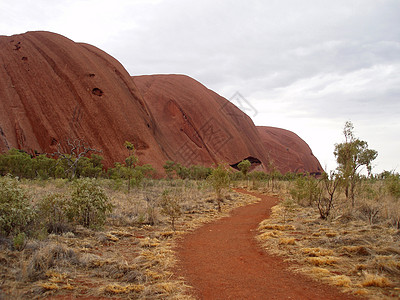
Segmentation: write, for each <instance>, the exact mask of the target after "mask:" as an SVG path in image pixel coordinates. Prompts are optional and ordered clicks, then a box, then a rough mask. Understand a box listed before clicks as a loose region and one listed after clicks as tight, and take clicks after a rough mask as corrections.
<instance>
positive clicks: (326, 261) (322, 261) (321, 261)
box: [306, 256, 338, 266]
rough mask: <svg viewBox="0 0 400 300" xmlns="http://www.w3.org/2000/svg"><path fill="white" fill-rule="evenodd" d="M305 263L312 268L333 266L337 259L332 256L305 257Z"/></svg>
mask: <svg viewBox="0 0 400 300" xmlns="http://www.w3.org/2000/svg"><path fill="white" fill-rule="evenodd" d="M306 262H308V263H310V264H312V265H314V266H325V265H329V266H333V265H334V264H336V263H337V262H338V258H337V257H332V256H323V257H307V258H306Z"/></svg>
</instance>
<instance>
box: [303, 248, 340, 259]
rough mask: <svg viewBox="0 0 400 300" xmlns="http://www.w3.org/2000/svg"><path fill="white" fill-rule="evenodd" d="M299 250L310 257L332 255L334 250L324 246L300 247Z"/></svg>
mask: <svg viewBox="0 0 400 300" xmlns="http://www.w3.org/2000/svg"><path fill="white" fill-rule="evenodd" d="M300 250H301V252H303V253H304V254H306V255H308V256H310V257H318V256H332V255H334V252H333V251H332V250H331V249H324V248H301V249H300Z"/></svg>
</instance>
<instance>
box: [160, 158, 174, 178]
mask: <svg viewBox="0 0 400 300" xmlns="http://www.w3.org/2000/svg"><path fill="white" fill-rule="evenodd" d="M163 168H164V170H165V173H167V177H168V179H172V178H173V177H174V172H175V169H176V164H175V163H174V162H173V161H171V160H167V161H166V162H165V164H164V165H163Z"/></svg>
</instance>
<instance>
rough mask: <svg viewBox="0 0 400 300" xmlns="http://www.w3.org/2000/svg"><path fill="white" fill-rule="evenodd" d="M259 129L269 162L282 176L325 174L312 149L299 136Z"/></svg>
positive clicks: (270, 128)
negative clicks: (291, 174)
mask: <svg viewBox="0 0 400 300" xmlns="http://www.w3.org/2000/svg"><path fill="white" fill-rule="evenodd" d="M257 129H258V132H259V134H260V138H261V141H262V143H263V145H264V149H265V151H266V153H267V156H268V158H269V161H271V162H272V163H273V164H274V165H275V166H276V167H277V169H278V170H279V171H280V172H281V173H282V174H285V173H286V172H294V173H304V172H308V173H312V174H315V175H319V174H321V173H322V172H323V169H322V167H321V165H320V163H319V161H318V159H317V158H316V157H315V156H314V154H313V153H312V151H311V149H310V147H309V146H308V145H307V143H306V142H305V141H303V140H302V139H301V138H300V137H299V136H298V135H297V134H295V133H293V132H291V131H289V130H285V129H281V128H276V127H267V126H257Z"/></svg>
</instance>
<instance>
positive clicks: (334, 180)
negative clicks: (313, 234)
mask: <svg viewBox="0 0 400 300" xmlns="http://www.w3.org/2000/svg"><path fill="white" fill-rule="evenodd" d="M321 181H322V184H323V186H324V188H325V192H326V194H327V195H326V194H324V193H320V194H319V196H318V197H317V207H318V211H319V215H320V216H321V218H322V219H324V220H325V219H327V218H328V217H329V214H330V213H331V209H332V208H333V205H334V200H335V199H336V192H337V191H338V188H339V184H340V177H339V176H338V175H337V174H335V173H333V172H331V173H330V175H329V176H328V174H326V173H325V174H324V175H323V177H322V179H321Z"/></svg>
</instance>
